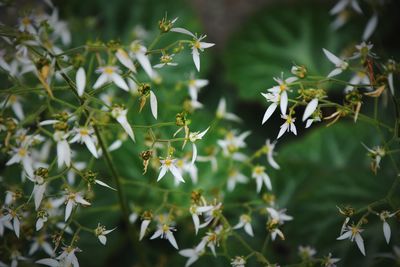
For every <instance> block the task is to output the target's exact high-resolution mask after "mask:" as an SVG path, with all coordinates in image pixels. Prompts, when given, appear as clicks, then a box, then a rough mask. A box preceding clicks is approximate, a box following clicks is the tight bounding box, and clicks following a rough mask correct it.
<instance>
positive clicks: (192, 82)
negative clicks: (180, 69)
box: [188, 74, 208, 100]
mask: <svg viewBox="0 0 400 267" xmlns="http://www.w3.org/2000/svg"><path fill="white" fill-rule="evenodd" d="M207 85H208V80H205V79H195V78H194V75H193V74H192V75H191V77H190V79H189V81H188V87H189V95H190V98H191V99H192V100H197V96H198V93H199V91H200V89H201V88H203V87H204V86H207Z"/></svg>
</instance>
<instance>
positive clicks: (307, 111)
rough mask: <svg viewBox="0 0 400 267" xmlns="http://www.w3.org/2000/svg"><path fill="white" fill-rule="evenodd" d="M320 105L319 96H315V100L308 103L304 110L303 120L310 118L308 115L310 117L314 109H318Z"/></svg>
mask: <svg viewBox="0 0 400 267" xmlns="http://www.w3.org/2000/svg"><path fill="white" fill-rule="evenodd" d="M317 107H318V98H314V99H313V100H311V101H310V102H309V103H308V104H307V107H306V109H305V110H304V113H303V121H305V120H306V119H308V117H310V116H311V115H312V114H313V113H314V111H315V110H316V109H317Z"/></svg>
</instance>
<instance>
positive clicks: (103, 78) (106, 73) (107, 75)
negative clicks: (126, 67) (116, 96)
mask: <svg viewBox="0 0 400 267" xmlns="http://www.w3.org/2000/svg"><path fill="white" fill-rule="evenodd" d="M96 72H97V73H101V74H100V76H99V78H97V81H96V82H95V84H94V85H93V89H98V88H100V87H101V86H103V85H104V84H106V83H108V82H113V83H115V85H116V86H118V87H119V88H121V89H122V90H125V91H127V92H128V91H129V87H128V85H127V84H126V82H125V81H124V79H123V78H122V76H121V75H120V74H119V69H118V67H116V66H106V67H100V68H98V69H97V70H96Z"/></svg>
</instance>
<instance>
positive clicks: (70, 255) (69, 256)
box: [50, 246, 81, 267]
mask: <svg viewBox="0 0 400 267" xmlns="http://www.w3.org/2000/svg"><path fill="white" fill-rule="evenodd" d="M63 250H64V251H63V252H62V253H61V255H60V256H58V257H57V258H56V259H57V260H59V261H61V262H62V263H63V264H64V265H62V266H73V267H79V262H78V258H77V257H76V255H75V253H76V252H81V250H80V249H79V248H77V247H71V246H69V247H63ZM50 266H52V265H50Z"/></svg>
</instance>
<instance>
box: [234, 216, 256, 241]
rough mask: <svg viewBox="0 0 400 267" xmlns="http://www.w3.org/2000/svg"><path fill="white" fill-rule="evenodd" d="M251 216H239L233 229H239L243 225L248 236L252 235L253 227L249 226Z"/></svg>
mask: <svg viewBox="0 0 400 267" xmlns="http://www.w3.org/2000/svg"><path fill="white" fill-rule="evenodd" d="M250 223H251V217H250V216H249V215H247V214H243V215H241V216H240V219H239V223H238V224H236V225H235V226H234V227H233V229H239V228H242V227H244V230H245V231H246V233H247V234H248V235H249V236H254V233H253V228H252V227H251V224H250Z"/></svg>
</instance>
